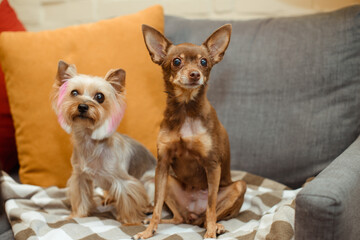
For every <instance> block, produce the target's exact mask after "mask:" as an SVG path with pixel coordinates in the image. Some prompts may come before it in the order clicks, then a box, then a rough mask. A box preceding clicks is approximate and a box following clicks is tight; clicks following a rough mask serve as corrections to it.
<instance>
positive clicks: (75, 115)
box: [53, 62, 156, 224]
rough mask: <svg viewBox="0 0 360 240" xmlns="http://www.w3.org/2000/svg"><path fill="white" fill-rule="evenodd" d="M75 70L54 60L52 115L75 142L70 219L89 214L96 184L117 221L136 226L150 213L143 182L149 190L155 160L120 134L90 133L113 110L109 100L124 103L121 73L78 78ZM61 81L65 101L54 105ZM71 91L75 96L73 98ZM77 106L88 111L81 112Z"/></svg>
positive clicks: (73, 67) (70, 191) (69, 194)
mask: <svg viewBox="0 0 360 240" xmlns="http://www.w3.org/2000/svg"><path fill="white" fill-rule="evenodd" d="M69 68H70V69H71V71H69V70H68V69H69ZM74 69H75V66H72V65H70V66H69V65H67V64H66V63H64V62H59V68H58V74H57V79H56V82H55V84H54V94H53V95H54V97H53V106H54V109H55V111H56V113H57V114H59V112H61V113H62V114H64V119H65V122H66V124H67V125H68V126H69V128H70V129H71V136H72V142H73V145H74V150H73V154H72V157H71V164H72V167H73V172H72V175H71V177H70V179H69V181H68V187H69V190H68V196H69V198H70V203H71V208H72V213H71V217H86V216H90V215H91V210H92V209H93V208H94V207H95V203H94V201H93V187H94V186H99V187H101V188H102V189H104V190H105V192H106V195H105V199H104V201H103V202H104V203H105V204H106V203H111V204H114V205H115V208H116V211H117V216H116V218H117V220H119V221H120V222H121V223H123V224H139V223H140V222H141V220H143V219H144V218H145V213H147V212H149V205H150V201H151V200H150V199H149V197H148V193H147V190H146V189H145V187H144V184H145V185H147V186H148V187H149V188H151V186H150V185H153V181H154V173H153V171H154V167H155V162H156V160H155V159H154V157H153V156H152V155H151V153H150V152H149V151H148V150H147V149H145V147H144V146H142V145H141V144H140V143H138V142H136V141H135V140H133V139H131V138H129V137H127V136H125V135H121V134H119V133H113V134H112V135H111V136H109V137H105V138H103V139H93V138H92V133H93V132H94V131H96V130H97V128H99V127H101V126H102V124H103V123H104V122H105V120H106V119H108V117H109V116H111V114H113V111H114V109H113V106H115V105H114V101H118V102H119V103H120V104H123V99H124V84H125V72H124V71H123V70H111V71H109V73H108V74H107V75H106V76H107V77H106V79H101V78H98V77H91V76H86V75H81V78H79V77H77V76H79V75H78V74H77V73H76V71H75V70H74ZM76 77H77V78H76ZM66 81H68V85H67V88H66V93H65V95H64V97H63V99H64V100H63V102H62V103H61V105H59V103H58V102H57V101H58V98H59V89H60V87H61V86H62V84H64V83H65V82H66ZM73 90H77V91H78V93H79V94H78V95H77V96H73V95H72V94H71V92H72V91H73ZM99 92H100V93H102V94H104V96H105V100H104V102H102V103H99V102H97V101H95V100H94V96H95V95H96V94H97V93H99ZM80 104H86V105H87V106H88V108H89V109H88V110H87V111H86V112H85V113H81V112H80V110H79V109H78V106H79V105H80ZM143 177H144V178H143ZM149 194H151V193H149ZM151 195H152V194H151Z"/></svg>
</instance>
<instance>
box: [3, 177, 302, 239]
mask: <svg viewBox="0 0 360 240" xmlns="http://www.w3.org/2000/svg"><path fill="white" fill-rule="evenodd" d="M232 177H233V180H239V179H243V180H245V181H246V182H247V183H248V189H247V192H246V195H245V201H244V205H243V206H242V208H241V211H240V213H239V215H238V216H237V217H236V218H233V219H230V220H227V221H220V223H222V224H223V225H224V226H225V229H226V232H225V233H224V234H222V235H220V236H218V239H243V240H245V239H246V240H250V239H281V240H283V239H294V215H295V201H294V200H295V197H296V194H297V193H298V192H299V191H300V189H297V190H291V189H289V188H287V187H286V186H284V185H282V184H280V183H277V182H274V181H272V180H269V179H265V178H262V177H258V176H255V175H252V174H249V173H245V172H241V171H233V172H232ZM1 187H2V191H3V194H4V198H5V200H6V204H5V207H6V213H7V216H8V218H9V220H10V223H11V226H12V229H13V232H14V235H15V238H16V239H17V240H22V239H30V240H32V239H49V240H50V239H51V240H57V239H59V240H67V239H69V240H70V239H87V240H95V239H111V240H114V239H130V238H131V237H132V236H133V235H135V234H136V233H138V232H140V231H143V230H145V228H146V226H122V225H121V224H120V223H119V222H117V221H116V220H115V218H114V208H113V207H112V206H111V205H109V206H102V205H101V201H102V192H101V190H100V189H96V190H95V192H96V195H95V196H94V198H95V202H97V203H98V207H97V209H96V210H94V212H95V213H94V214H93V215H92V216H91V217H86V218H74V219H68V218H67V217H68V216H69V214H70V205H69V201H68V199H67V197H66V189H59V188H57V187H50V188H41V187H38V186H33V185H25V184H19V183H16V182H15V181H14V180H13V179H12V178H11V177H9V176H8V175H6V174H4V176H3V177H2V179H1ZM149 217H150V216H149ZM163 217H165V218H169V217H170V213H168V212H166V211H164V212H163ZM204 234H205V229H204V228H201V227H198V226H193V225H188V224H179V225H172V224H160V225H159V228H158V231H157V232H156V234H155V235H154V237H153V238H151V239H153V240H155V239H174V240H178V239H192V240H195V239H202V238H203V236H204Z"/></svg>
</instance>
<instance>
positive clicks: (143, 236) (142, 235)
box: [132, 229, 155, 240]
mask: <svg viewBox="0 0 360 240" xmlns="http://www.w3.org/2000/svg"><path fill="white" fill-rule="evenodd" d="M154 233H155V230H151V229H146V230H145V231H143V232H141V233H138V234H136V235H135V236H133V237H132V239H134V240H138V239H147V238H149V237H152V236H154Z"/></svg>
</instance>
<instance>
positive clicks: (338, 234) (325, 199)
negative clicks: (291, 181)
mask: <svg viewBox="0 0 360 240" xmlns="http://www.w3.org/2000/svg"><path fill="white" fill-rule="evenodd" d="M359 184H360V137H358V138H357V139H356V140H355V142H353V144H351V145H350V147H348V148H347V149H346V150H345V151H344V152H343V153H342V154H341V155H340V156H339V157H337V158H336V159H335V160H334V161H333V162H332V163H331V164H330V165H329V166H328V167H327V168H326V169H324V170H323V171H322V172H321V173H320V174H319V175H318V176H317V177H316V178H315V179H314V180H313V181H311V182H310V183H308V184H307V185H305V187H304V189H303V190H301V191H300V192H299V194H298V196H297V197H296V212H295V239H297V240H299V239H307V240H309V239H358V238H359V236H360V228H359V225H360V201H359V199H360V186H359Z"/></svg>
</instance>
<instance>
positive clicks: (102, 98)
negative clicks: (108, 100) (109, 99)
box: [94, 93, 105, 103]
mask: <svg viewBox="0 0 360 240" xmlns="http://www.w3.org/2000/svg"><path fill="white" fill-rule="evenodd" d="M94 99H95V100H96V101H97V102H98V103H103V102H104V101H105V96H104V94H102V93H97V94H95V97H94Z"/></svg>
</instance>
